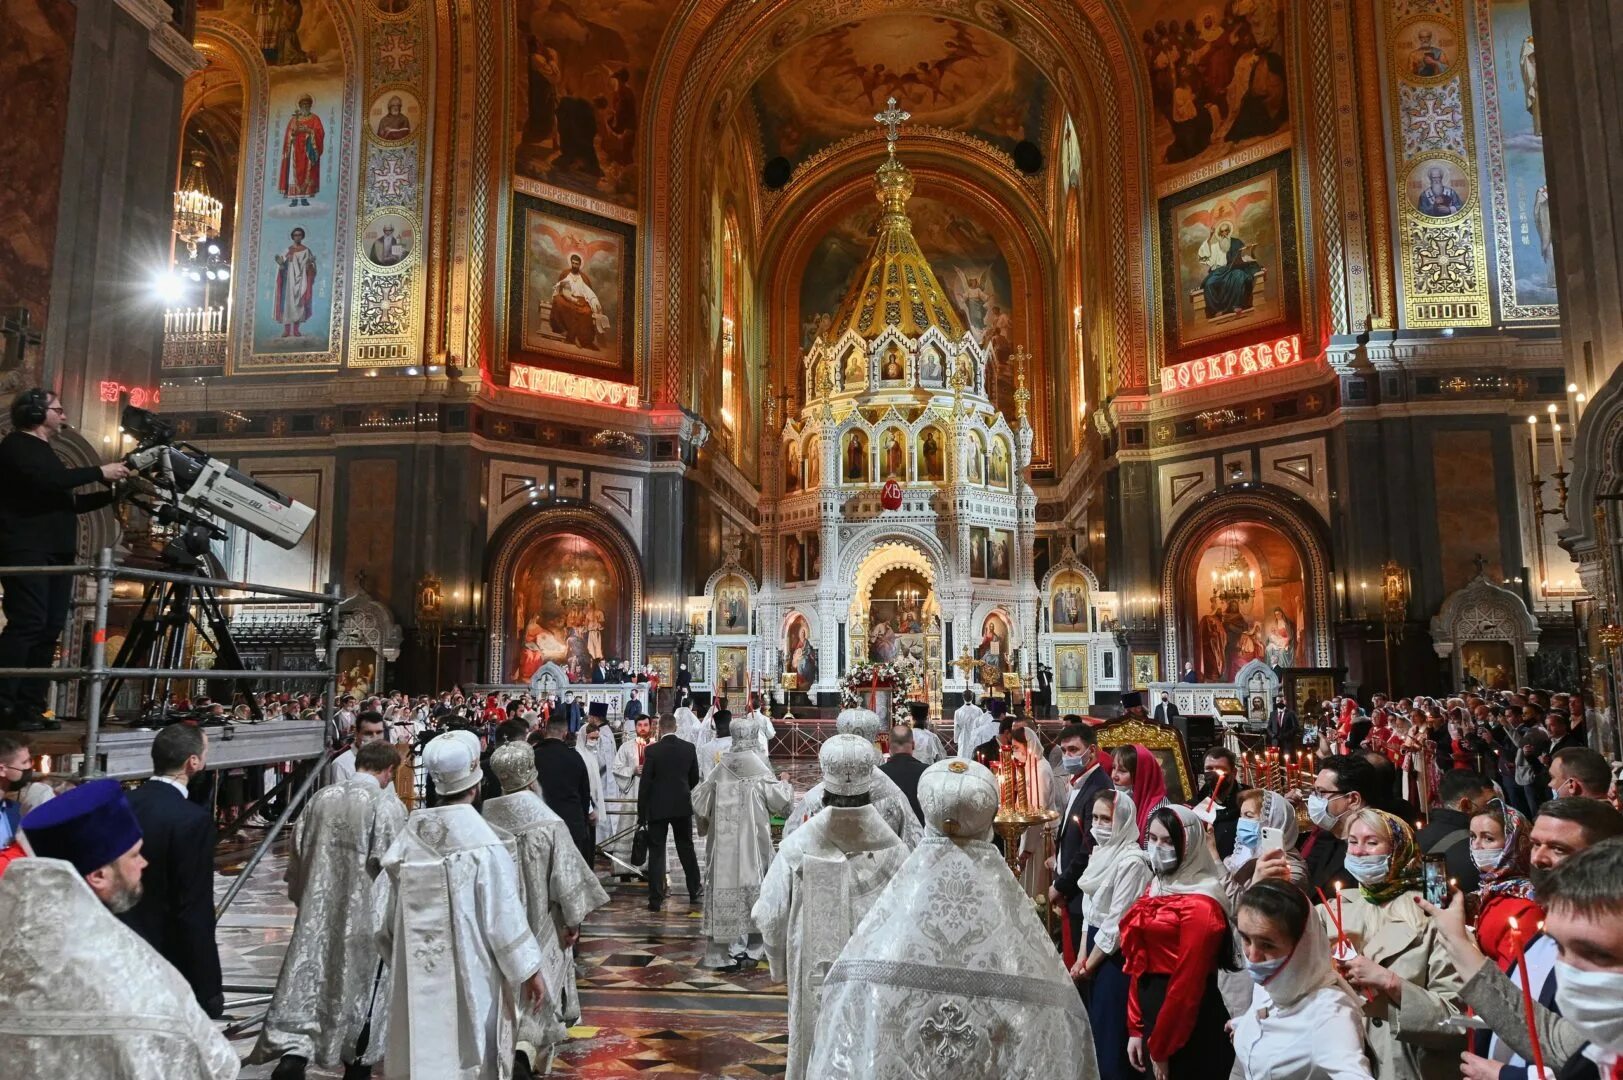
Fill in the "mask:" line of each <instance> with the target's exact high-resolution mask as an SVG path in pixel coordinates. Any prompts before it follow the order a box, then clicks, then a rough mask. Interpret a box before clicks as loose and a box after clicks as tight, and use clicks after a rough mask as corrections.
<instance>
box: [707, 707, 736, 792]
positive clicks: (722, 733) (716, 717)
mask: <svg viewBox="0 0 1623 1080" xmlns="http://www.w3.org/2000/svg"><path fill="white" fill-rule="evenodd" d="M707 725H708V727H707ZM707 730H708V732H709V737H708V738H706V737H705V735H706V731H707ZM699 737H700V740H701V741H700V743H699V746H698V757H699V778H700V779H701V780H702V779H704V778H705V777H706V776H709V775H710V770H711V769H713V768H715V767H716V762H718V761H720V760H721V757H722V755H723V754H726V753H728V752H729V751H731V750H732V748H733V714H732V713H730V712H728V711H727V710H726V709H721V710H719V711H718V710H716V709H711V710H710V712H709V713H708V714H707V715H706V716H705V718H704V723H703V724H701V725H699ZM740 749H746V748H745V747H740Z"/></svg>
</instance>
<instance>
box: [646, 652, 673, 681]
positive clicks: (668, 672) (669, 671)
mask: <svg viewBox="0 0 1623 1080" xmlns="http://www.w3.org/2000/svg"><path fill="white" fill-rule="evenodd" d="M648 666H649V667H651V668H653V669H654V674H656V675H658V676H659V685H660V686H671V685H673V684H674V682H675V680H676V663H675V660H674V659H673V658H672V657H671V656H670V655H668V654H662V655H659V656H650V657H649V658H648Z"/></svg>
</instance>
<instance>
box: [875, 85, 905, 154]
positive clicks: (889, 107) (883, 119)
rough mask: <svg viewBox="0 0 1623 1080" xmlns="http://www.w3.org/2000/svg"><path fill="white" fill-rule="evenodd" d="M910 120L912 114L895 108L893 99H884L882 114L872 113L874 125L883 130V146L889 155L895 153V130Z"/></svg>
mask: <svg viewBox="0 0 1623 1080" xmlns="http://www.w3.org/2000/svg"><path fill="white" fill-rule="evenodd" d="M911 119H913V114H912V113H910V112H908V111H907V110H906V109H899V108H897V107H896V99H895V98H894V97H891V98H886V99H885V111H884V112H877V113H874V116H873V120H874V123H876V124H878V125H880V126H881V127H883V128H884V129H885V144H886V148H887V149H889V150H890V151H891V153H895V152H896V129H897V128H899V127H901V126H902V125H903V124H905V123H907V122H908V121H909V120H911Z"/></svg>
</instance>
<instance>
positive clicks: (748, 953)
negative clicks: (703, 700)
mask: <svg viewBox="0 0 1623 1080" xmlns="http://www.w3.org/2000/svg"><path fill="white" fill-rule="evenodd" d="M732 729H733V738H735V739H737V740H738V744H737V746H738V747H748V746H753V745H754V744H755V738H756V735H755V725H754V723H753V722H752V721H751V720H750V719H749V717H747V716H745V717H740V718H739V719H737V720H735V721H732ZM793 800H794V788H793V787H791V786H790V784H789V781H788V779H787V778H786V777H782V776H774V775H772V767H771V766H770V765H768V764H767V761H766V758H764V757H762V756H761V754H760V753H758V752H757V751H755V750H747V749H742V748H729V749H728V750H727V752H726V753H724V754H722V755H721V756H720V757H719V758H718V759H717V760H716V762H715V764H714V765H713V766H712V767H711V769H710V774H709V775H708V776H706V777H705V778H704V779H703V780H702V781H700V783H699V786H698V787H696V788H694V789H693V817H694V820H695V823H696V824H697V825H698V828H699V835H700V836H703V837H706V838H707V840H706V843H705V847H704V861H705V873H704V879H705V884H706V888H705V897H704V913H703V915H702V917H701V919H700V924H699V925H700V928H701V929H702V930H703V932H704V936H705V938H706V939H707V941H708V942H709V944H708V947H707V948H706V949H705V954H704V960H703V963H704V966H705V967H709V968H722V967H728V966H731V967H732V968H734V969H739V968H743V967H746V966H753V965H754V963H755V962H758V961H759V960H760V959H761V958H762V957H763V956H765V955H766V949H765V946H763V945H762V944H761V935H760V934H759V933H758V932H757V930H756V926H755V921H754V920H753V919H752V918H751V917H750V910H751V909H752V908H753V907H754V906H755V900H756V898H757V897H758V896H759V895H760V893H761V880H762V879H763V878H765V877H766V870H767V866H768V865H769V864H770V863H771V862H772V815H773V814H784V813H787V812H788V811H789V806H790V804H791V802H792V801H793ZM729 961H731V964H730V965H729Z"/></svg>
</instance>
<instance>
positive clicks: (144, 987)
mask: <svg viewBox="0 0 1623 1080" xmlns="http://www.w3.org/2000/svg"><path fill="white" fill-rule="evenodd" d="M22 835H23V839H24V841H25V842H26V843H27V845H28V846H29V847H30V849H31V850H32V851H33V852H34V853H35V855H34V856H31V857H23V858H19V859H15V860H13V861H12V863H11V865H10V867H9V868H8V869H7V870H6V873H5V876H4V877H3V878H0V913H3V915H0V1076H5V1077H6V1078H7V1080H11V1078H13V1077H15V1078H17V1080H23V1078H25V1077H27V1078H33V1077H39V1078H41V1080H46V1078H49V1080H57V1078H58V1077H61V1078H63V1080H69V1078H74V1080H76V1078H79V1077H87V1078H88V1077H97V1078H101V1077H109V1078H112V1077H116V1078H117V1080H176V1078H179V1077H185V1078H186V1080H231V1078H232V1077H235V1076H236V1075H237V1072H238V1069H239V1066H238V1063H237V1055H236V1053H235V1052H234V1051H233V1050H232V1049H231V1044H230V1043H229V1042H227V1041H226V1039H225V1036H223V1035H221V1034H220V1033H219V1031H217V1030H216V1029H215V1027H214V1025H213V1024H211V1023H210V1022H209V1018H208V1016H207V1015H205V1014H204V1012H203V1010H202V1008H201V1007H200V1006H199V1005H198V1004H197V999H196V997H195V996H193V994H192V988H191V986H190V985H188V984H187V982H186V980H185V979H184V978H183V977H182V976H181V974H180V972H178V971H176V970H175V969H174V968H173V967H171V966H170V965H169V963H168V961H166V960H164V958H163V957H162V956H159V955H158V952H157V950H155V949H154V948H153V947H152V946H151V945H148V944H147V943H146V942H145V941H144V940H142V938H141V936H140V935H139V934H137V933H136V932H135V931H133V930H131V929H130V928H129V927H128V926H125V925H124V924H123V923H122V922H120V921H119V919H118V917H117V916H116V915H115V914H114V913H115V912H119V911H127V910H129V908H130V907H132V906H134V904H135V902H136V901H137V900H138V899H140V895H141V893H140V883H141V869H142V867H143V866H144V865H145V860H143V859H142V858H141V857H140V848H141V827H140V825H139V824H138V823H137V822H136V820H135V814H134V813H133V812H132V811H131V810H130V806H129V803H128V801H127V800H126V799H125V798H124V792H123V790H122V788H120V786H119V784H118V782H117V781H116V780H93V781H91V782H90V783H87V784H81V785H79V786H78V787H76V788H72V789H70V790H68V791H66V792H64V793H63V794H62V795H60V796H58V797H57V798H55V799H52V800H51V801H49V802H47V803H45V804H44V805H42V806H40V807H39V808H38V809H36V810H34V811H33V812H32V813H30V814H28V815H27V816H26V817H24V818H23V820H22ZM70 860H71V861H70Z"/></svg>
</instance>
